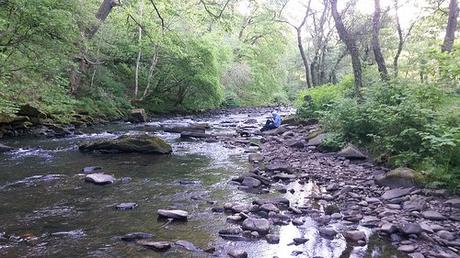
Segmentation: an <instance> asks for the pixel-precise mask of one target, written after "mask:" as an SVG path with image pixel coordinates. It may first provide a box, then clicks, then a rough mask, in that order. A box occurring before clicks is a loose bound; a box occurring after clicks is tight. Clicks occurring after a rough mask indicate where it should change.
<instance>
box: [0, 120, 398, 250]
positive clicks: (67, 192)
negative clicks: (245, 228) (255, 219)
mask: <svg viewBox="0 0 460 258" xmlns="http://www.w3.org/2000/svg"><path fill="white" fill-rule="evenodd" d="M247 117H248V116H247V115H246V114H239V115H234V116H226V117H215V118H212V120H209V122H210V123H212V126H213V127H214V128H215V129H214V130H215V131H216V132H223V131H225V132H228V131H229V129H228V127H227V126H226V124H227V121H234V122H238V121H242V120H244V119H247ZM257 119H258V120H259V122H263V120H264V117H263V116H262V115H261V116H260V117H257ZM224 120H225V123H224ZM174 122H177V123H179V122H183V121H182V120H181V119H176V120H174V119H170V120H168V123H171V124H174ZM142 128H143V127H142V126H134V125H126V124H115V125H111V126H105V127H103V128H99V131H93V132H88V133H87V134H85V135H81V136H76V137H70V138H64V139H54V140H53V139H51V140H50V139H36V138H21V139H11V140H10V141H8V142H7V143H8V144H10V145H13V146H17V147H21V148H22V149H19V150H17V151H14V152H11V153H6V154H0V221H1V225H0V232H5V233H6V234H7V235H9V236H10V238H11V239H10V240H7V239H5V238H2V235H1V234H0V256H2V257H18V256H28V257H32V256H35V257H36V256H47V257H81V256H85V257H88V256H89V257H139V256H141V257H163V256H166V257H208V256H210V255H209V254H206V253H203V252H200V253H191V252H188V251H186V250H184V249H183V248H172V249H171V250H170V251H168V252H166V253H156V252H154V251H151V250H147V249H144V248H142V247H140V246H138V245H136V244H133V243H126V242H123V241H120V240H119V237H120V236H122V235H124V234H126V233H130V232H151V233H153V234H154V235H155V237H154V239H157V240H168V241H177V240H187V241H191V242H193V244H194V245H196V246H197V247H199V248H206V247H207V246H208V245H213V246H216V247H217V249H218V250H221V253H220V255H221V256H225V254H226V251H227V250H229V249H231V248H234V247H238V248H241V249H244V250H246V251H247V252H248V254H249V257H273V256H275V255H276V256H278V257H290V256H291V254H292V252H293V251H296V250H301V251H302V252H303V253H302V254H299V255H298V256H297V257H313V256H321V257H391V256H392V255H393V254H394V255H397V253H393V250H394V249H392V248H391V246H390V245H387V244H386V242H385V241H381V240H379V239H378V238H374V237H371V239H370V242H369V245H368V246H366V247H364V248H365V249H363V250H357V249H356V248H350V247H347V246H346V242H345V241H344V239H343V238H342V237H337V238H335V239H333V240H328V239H324V238H322V237H320V236H319V234H318V228H317V225H316V222H315V221H314V220H313V219H312V218H309V217H306V218H305V223H304V225H302V226H300V227H297V226H294V225H292V224H289V225H287V226H276V227H275V228H274V230H276V231H278V232H279V233H280V236H281V239H280V243H279V244H276V245H271V244H268V243H267V242H266V241H265V240H259V241H249V242H234V241H226V240H224V239H222V238H219V236H218V235H217V232H218V231H219V230H220V229H222V228H227V227H229V226H231V225H230V224H229V223H227V222H226V215H224V214H221V213H212V212H211V208H212V207H217V206H219V207H222V206H223V204H224V203H225V202H236V201H238V202H245V203H249V202H251V201H252V200H254V199H263V198H271V197H273V196H280V195H281V196H284V197H286V198H289V199H290V201H291V202H292V203H297V204H298V205H307V206H308V207H312V208H315V209H321V205H320V204H318V203H316V202H315V201H313V200H312V199H311V198H309V196H310V195H311V194H312V193H314V192H315V191H318V190H320V189H318V188H317V186H316V185H315V184H314V183H313V182H310V183H308V184H303V185H300V184H298V183H293V184H291V185H289V187H290V188H294V189H295V190H296V193H295V194H290V193H286V194H284V195H283V194H280V193H275V192H271V193H269V194H264V195H258V194H252V193H246V192H243V191H239V190H237V188H236V186H234V185H231V184H228V181H229V180H230V178H232V177H234V176H236V175H239V174H242V173H245V172H246V171H248V169H249V167H248V163H247V156H246V154H244V150H243V149H240V148H233V149H229V148H225V147H223V145H222V143H205V142H200V141H181V140H180V139H179V137H178V135H177V134H166V133H164V134H161V136H162V137H163V138H165V139H166V140H167V141H168V142H170V143H172V145H173V148H174V154H173V155H169V156H151V155H137V154H122V155H111V154H97V153H80V152H78V150H77V148H76V145H77V144H78V143H80V142H82V141H85V140H96V139H101V138H112V137H116V136H117V135H120V134H123V133H126V132H128V131H133V130H142ZM86 166H100V167H102V168H103V171H104V172H106V173H108V174H112V175H114V176H115V177H116V178H125V179H126V180H125V181H124V182H117V183H115V184H113V185H106V186H96V185H92V184H88V183H85V182H84V181H83V175H81V174H80V173H81V169H82V168H83V167H86ZM126 177H129V178H130V179H127V178H126ZM184 182H185V183H184ZM304 200H306V201H305V203H301V202H304ZM123 202H136V203H137V204H138V207H137V208H135V209H133V210H128V211H118V210H115V209H114V205H116V204H119V203H123ZM160 208H175V209H176V208H177V209H183V210H187V211H188V212H189V213H190V215H191V218H190V219H189V221H188V222H185V223H184V222H178V223H171V224H168V225H165V223H164V221H159V220H157V216H156V210H157V209H160ZM56 232H67V233H62V234H58V235H52V234H53V233H56ZM294 237H306V238H308V239H309V241H308V242H307V243H305V244H304V245H301V246H293V245H288V244H290V242H292V239H293V238H294ZM379 250H380V251H379ZM344 251H345V252H344ZM342 252H344V253H343V254H342ZM397 257H403V256H399V255H398V256H397Z"/></svg>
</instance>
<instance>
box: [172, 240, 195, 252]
mask: <svg viewBox="0 0 460 258" xmlns="http://www.w3.org/2000/svg"><path fill="white" fill-rule="evenodd" d="M175 244H176V245H178V246H180V247H182V248H184V249H186V250H188V251H192V252H198V251H201V249H200V248H198V247H196V246H195V245H194V244H193V243H192V242H189V241H187V240H177V241H176V242H175Z"/></svg>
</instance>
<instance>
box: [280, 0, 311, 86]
mask: <svg viewBox="0 0 460 258" xmlns="http://www.w3.org/2000/svg"><path fill="white" fill-rule="evenodd" d="M310 4H311V0H309V1H308V4H307V9H306V10H305V15H304V16H303V19H302V21H301V22H300V24H299V25H297V26H296V25H294V24H292V23H291V22H288V21H285V20H278V21H279V22H284V23H286V24H289V25H290V26H291V27H293V28H294V29H295V31H296V34H297V47H298V48H299V52H300V56H301V57H302V62H303V66H304V69H305V79H306V84H307V85H306V86H307V88H311V86H312V83H311V77H310V66H309V64H308V58H307V55H306V54H305V49H304V47H303V42H302V28H303V27H304V25H305V24H306V22H307V18H308V15H309V13H310Z"/></svg>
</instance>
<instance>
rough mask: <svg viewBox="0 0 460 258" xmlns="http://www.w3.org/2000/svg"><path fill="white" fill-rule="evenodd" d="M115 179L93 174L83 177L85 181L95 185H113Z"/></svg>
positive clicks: (101, 174) (105, 175) (109, 176)
mask: <svg viewBox="0 0 460 258" xmlns="http://www.w3.org/2000/svg"><path fill="white" fill-rule="evenodd" d="M115 180H116V179H115V177H113V176H111V175H107V174H103V173H93V174H88V175H86V176H85V181H86V182H89V183H93V184H96V185H106V184H113V183H114V182H115Z"/></svg>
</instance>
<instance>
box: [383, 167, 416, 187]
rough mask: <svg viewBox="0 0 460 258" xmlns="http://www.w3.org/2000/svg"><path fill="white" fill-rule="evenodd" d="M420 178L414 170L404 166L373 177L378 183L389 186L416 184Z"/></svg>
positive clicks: (410, 185)
mask: <svg viewBox="0 0 460 258" xmlns="http://www.w3.org/2000/svg"><path fill="white" fill-rule="evenodd" d="M420 180H421V177H420V176H419V174H418V173H417V172H416V171H415V170H412V169H410V168H406V167H399V168H396V169H393V170H391V171H389V172H387V173H385V174H382V175H378V176H376V178H375V181H376V183H377V184H378V185H380V186H389V187H391V188H396V187H412V186H416V185H417V184H418V182H419V181H420Z"/></svg>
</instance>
